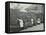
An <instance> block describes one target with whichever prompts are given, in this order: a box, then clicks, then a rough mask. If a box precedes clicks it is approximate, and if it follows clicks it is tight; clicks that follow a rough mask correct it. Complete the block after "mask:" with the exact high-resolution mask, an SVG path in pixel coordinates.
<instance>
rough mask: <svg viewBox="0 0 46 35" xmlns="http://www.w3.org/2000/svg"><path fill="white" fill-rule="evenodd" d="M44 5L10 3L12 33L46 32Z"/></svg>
mask: <svg viewBox="0 0 46 35" xmlns="http://www.w3.org/2000/svg"><path fill="white" fill-rule="evenodd" d="M44 8H45V7H44V4H43V3H41V4H37V3H30V4H29V3H10V26H9V28H10V32H37V31H44V30H45V28H44V27H45V11H44V10H45V9H44Z"/></svg>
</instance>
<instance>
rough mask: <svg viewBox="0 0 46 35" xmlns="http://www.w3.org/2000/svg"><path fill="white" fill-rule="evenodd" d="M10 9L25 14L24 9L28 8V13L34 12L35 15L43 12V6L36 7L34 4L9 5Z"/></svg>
mask: <svg viewBox="0 0 46 35" xmlns="http://www.w3.org/2000/svg"><path fill="white" fill-rule="evenodd" d="M36 7H37V9H36ZM10 8H12V9H19V10H20V12H27V10H25V9H26V8H30V9H29V11H30V12H35V13H41V12H43V5H36V4H21V3H10Z"/></svg>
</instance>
